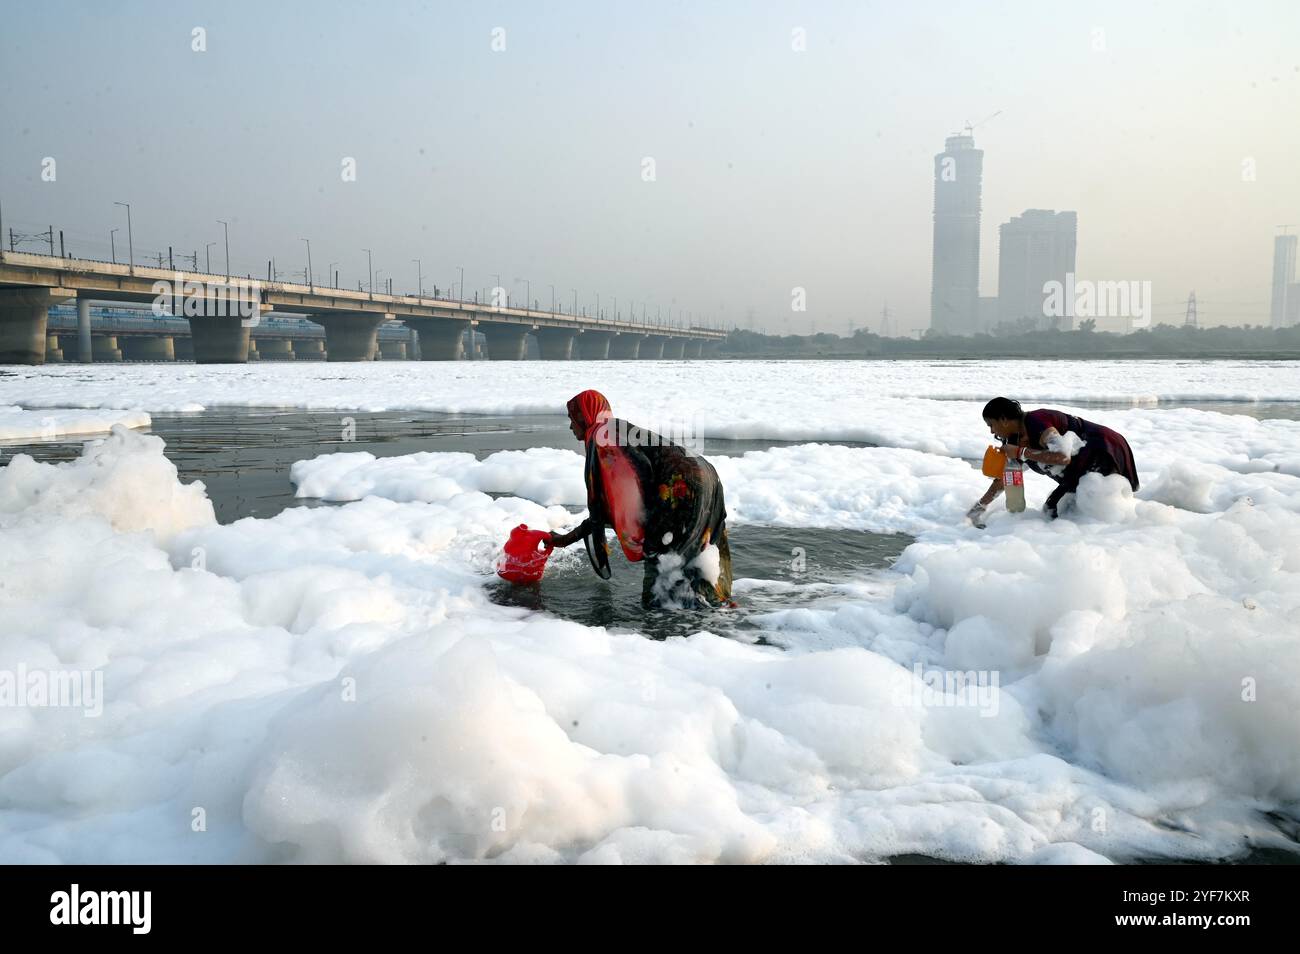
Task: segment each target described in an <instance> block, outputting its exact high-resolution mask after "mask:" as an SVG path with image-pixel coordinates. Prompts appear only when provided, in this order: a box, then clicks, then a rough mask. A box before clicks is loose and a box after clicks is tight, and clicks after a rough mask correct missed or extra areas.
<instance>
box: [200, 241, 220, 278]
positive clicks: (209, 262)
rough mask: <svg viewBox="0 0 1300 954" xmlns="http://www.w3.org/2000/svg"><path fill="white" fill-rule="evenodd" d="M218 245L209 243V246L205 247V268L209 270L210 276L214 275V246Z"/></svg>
mask: <svg viewBox="0 0 1300 954" xmlns="http://www.w3.org/2000/svg"><path fill="white" fill-rule="evenodd" d="M216 244H217V243H216V242H209V243H208V244H207V245H205V246H203V257H204V259H205V260H206V265H205V266H204V268H205V269H206V270H207V273H208V274H209V275H211V274H212V246H214V245H216Z"/></svg>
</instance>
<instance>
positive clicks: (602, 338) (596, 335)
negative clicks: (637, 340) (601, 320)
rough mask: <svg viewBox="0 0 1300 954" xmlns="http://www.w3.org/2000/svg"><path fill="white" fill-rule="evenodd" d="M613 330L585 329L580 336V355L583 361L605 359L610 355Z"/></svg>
mask: <svg viewBox="0 0 1300 954" xmlns="http://www.w3.org/2000/svg"><path fill="white" fill-rule="evenodd" d="M613 338H614V333H613V332H611V331H584V332H583V333H582V334H580V335H579V336H578V357H579V358H581V359H582V360H583V361H604V360H605V359H606V358H608V357H609V343H610V341H611V340H613Z"/></svg>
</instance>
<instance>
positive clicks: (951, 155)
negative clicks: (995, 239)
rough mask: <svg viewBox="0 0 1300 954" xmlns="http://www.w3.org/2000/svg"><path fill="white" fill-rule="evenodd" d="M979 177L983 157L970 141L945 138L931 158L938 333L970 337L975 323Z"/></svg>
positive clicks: (933, 315) (933, 314) (933, 321)
mask: <svg viewBox="0 0 1300 954" xmlns="http://www.w3.org/2000/svg"><path fill="white" fill-rule="evenodd" d="M983 176H984V152H983V151H982V150H980V149H976V148H975V137H974V136H970V135H965V136H949V137H948V138H947V140H945V142H944V149H943V152H941V153H939V154H938V155H937V156H935V157H934V257H933V271H932V273H931V279H930V327H931V328H932V329H933V330H934V331H936V332H938V333H940V334H954V335H969V334H972V333H973V332H974V331H975V329H976V327H977V324H978V321H979V295H980V291H979V284H980V189H981V181H982V179H983Z"/></svg>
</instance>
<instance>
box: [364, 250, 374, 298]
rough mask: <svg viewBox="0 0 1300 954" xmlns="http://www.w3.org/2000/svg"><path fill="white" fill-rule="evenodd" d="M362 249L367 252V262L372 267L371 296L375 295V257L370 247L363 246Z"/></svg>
mask: <svg viewBox="0 0 1300 954" xmlns="http://www.w3.org/2000/svg"><path fill="white" fill-rule="evenodd" d="M361 251H363V252H365V253H366V262H367V264H368V265H369V267H370V297H372V298H373V297H374V295H375V259H374V257H373V256H372V255H371V254H370V249H368V248H363V249H362V250H361Z"/></svg>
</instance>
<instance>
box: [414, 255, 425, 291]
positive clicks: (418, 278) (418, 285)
mask: <svg viewBox="0 0 1300 954" xmlns="http://www.w3.org/2000/svg"><path fill="white" fill-rule="evenodd" d="M411 261H413V262H415V289H416V292H415V297H416V298H423V297H424V265H423V264H421V262H420V260H419V259H418V258H413V259H411Z"/></svg>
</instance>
